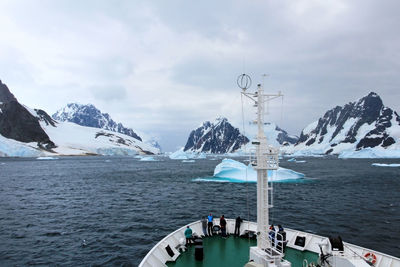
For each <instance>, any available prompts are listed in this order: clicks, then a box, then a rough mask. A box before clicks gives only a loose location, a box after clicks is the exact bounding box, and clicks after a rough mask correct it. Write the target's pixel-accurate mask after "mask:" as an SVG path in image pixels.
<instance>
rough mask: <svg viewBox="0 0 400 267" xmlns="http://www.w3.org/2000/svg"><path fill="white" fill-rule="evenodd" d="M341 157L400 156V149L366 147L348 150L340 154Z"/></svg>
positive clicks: (371, 157) (372, 157)
mask: <svg viewBox="0 0 400 267" xmlns="http://www.w3.org/2000/svg"><path fill="white" fill-rule="evenodd" d="M338 158H340V159H374V158H400V150H398V149H382V148H365V149H362V150H358V151H354V150H346V151H343V152H342V153H340V154H339V156H338Z"/></svg>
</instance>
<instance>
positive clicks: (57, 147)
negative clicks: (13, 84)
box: [0, 82, 160, 157]
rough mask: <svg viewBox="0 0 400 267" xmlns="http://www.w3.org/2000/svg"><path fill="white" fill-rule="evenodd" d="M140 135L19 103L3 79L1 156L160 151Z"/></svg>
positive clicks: (1, 92) (129, 153)
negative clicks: (53, 115) (59, 118)
mask: <svg viewBox="0 0 400 267" xmlns="http://www.w3.org/2000/svg"><path fill="white" fill-rule="evenodd" d="M158 153H160V150H159V149H158V148H155V147H154V146H152V145H149V144H146V143H144V142H142V141H140V140H139V139H137V138H134V137H132V136H128V135H125V134H121V133H116V132H113V131H109V130H105V129H98V128H93V127H85V126H80V125H77V124H75V123H71V122H57V121H55V120H54V119H53V118H51V117H50V116H49V115H48V114H47V113H46V112H45V111H43V110H40V109H30V108H28V107H26V106H23V105H21V104H20V103H18V101H17V99H16V98H15V97H14V96H13V95H12V94H11V92H10V91H9V89H8V88H7V86H6V85H4V84H3V83H1V82H0V156H9V157H23V156H28V157H37V156H53V155H88V154H100V155H134V154H158Z"/></svg>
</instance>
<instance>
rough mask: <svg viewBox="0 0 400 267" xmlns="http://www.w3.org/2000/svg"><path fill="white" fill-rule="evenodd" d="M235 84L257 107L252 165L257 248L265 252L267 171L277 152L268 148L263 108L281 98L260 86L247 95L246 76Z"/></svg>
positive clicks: (275, 165)
mask: <svg viewBox="0 0 400 267" xmlns="http://www.w3.org/2000/svg"><path fill="white" fill-rule="evenodd" d="M237 83H238V86H239V87H240V88H242V90H243V91H242V94H243V95H244V96H246V97H248V98H249V99H251V100H252V101H253V102H254V103H255V106H256V107H257V121H256V122H257V126H258V132H257V137H256V140H254V141H253V142H252V144H253V145H255V146H256V155H255V156H256V157H255V161H254V162H252V165H253V166H254V169H256V170H257V235H258V237H257V248H258V249H260V250H263V251H266V250H267V249H271V248H272V245H271V242H270V240H269V239H268V228H269V208H272V205H271V204H270V203H271V201H270V199H272V196H269V190H271V188H270V187H269V186H268V170H276V169H278V164H279V159H278V152H279V150H278V149H276V148H273V147H271V146H268V143H267V138H266V136H265V133H264V107H265V102H266V101H269V100H272V99H274V98H277V97H281V96H282V94H281V93H280V92H279V94H275V95H271V94H264V88H263V87H262V85H261V84H259V85H258V86H257V92H255V93H247V92H246V90H247V89H248V88H250V86H251V79H250V77H249V76H248V75H246V74H242V75H240V76H239V78H238V81H237ZM270 251H271V250H270Z"/></svg>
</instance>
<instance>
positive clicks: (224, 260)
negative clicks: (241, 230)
mask: <svg viewBox="0 0 400 267" xmlns="http://www.w3.org/2000/svg"><path fill="white" fill-rule="evenodd" d="M256 245H257V241H256V240H249V239H246V238H240V237H236V236H230V237H228V238H227V239H223V238H221V237H220V236H212V237H206V238H204V239H203V249H204V259H203V261H196V260H195V259H194V246H190V247H189V249H188V250H187V251H186V252H184V253H182V254H181V255H180V256H179V257H178V259H177V260H176V261H175V262H168V263H167V266H176V267H183V266H184V267H192V266H193V267H199V266H210V267H212V266H218V267H236V266H237V267H243V266H244V265H245V264H246V263H247V262H248V261H249V247H251V246H256ZM285 259H287V260H289V261H290V262H291V263H292V267H301V266H302V263H303V259H307V261H308V262H309V263H310V262H317V260H318V254H316V253H313V252H309V251H304V252H301V251H297V250H295V249H291V248H287V249H286V251H285Z"/></svg>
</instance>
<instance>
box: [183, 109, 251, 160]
mask: <svg viewBox="0 0 400 267" xmlns="http://www.w3.org/2000/svg"><path fill="white" fill-rule="evenodd" d="M248 142H249V139H248V138H247V137H246V136H244V135H243V134H241V133H240V131H239V129H238V128H235V127H233V126H232V125H231V124H230V123H229V122H228V119H226V118H222V117H220V118H217V119H216V120H215V121H214V122H209V121H206V122H204V123H203V124H202V125H201V126H200V127H198V128H197V129H196V130H193V131H192V132H191V133H190V135H189V138H188V140H187V142H186V145H185V147H184V149H183V150H184V151H190V152H204V153H214V154H225V153H232V152H235V151H236V150H238V149H239V148H240V147H242V145H244V144H246V143H248Z"/></svg>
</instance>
